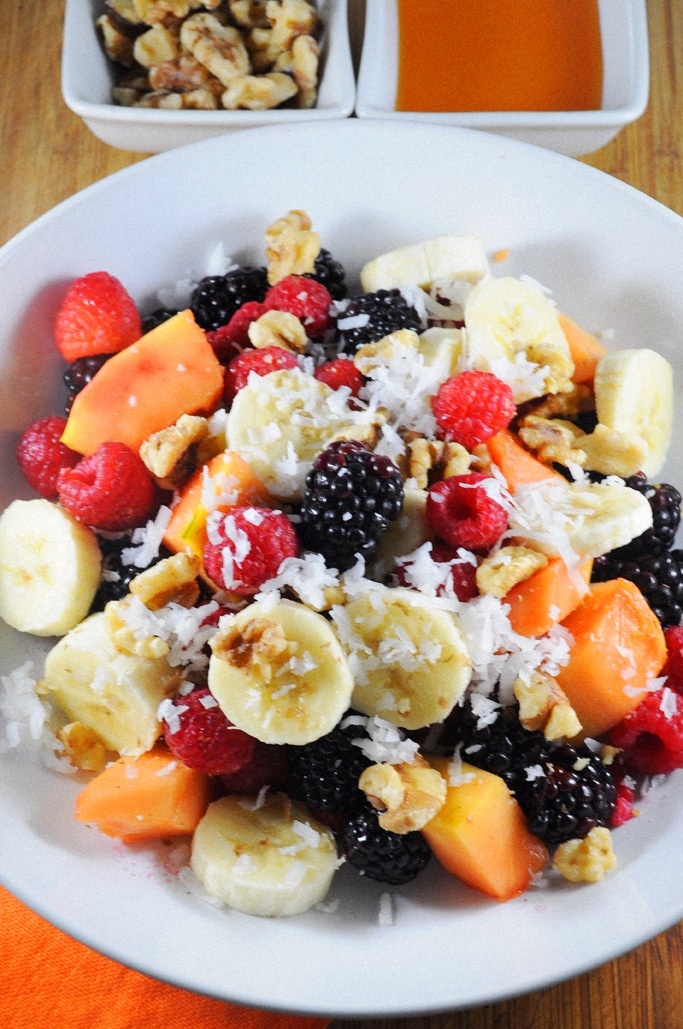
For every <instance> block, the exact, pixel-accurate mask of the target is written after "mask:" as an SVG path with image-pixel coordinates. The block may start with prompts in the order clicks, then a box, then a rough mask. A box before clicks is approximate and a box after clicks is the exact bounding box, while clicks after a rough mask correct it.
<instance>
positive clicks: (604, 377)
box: [594, 348, 674, 478]
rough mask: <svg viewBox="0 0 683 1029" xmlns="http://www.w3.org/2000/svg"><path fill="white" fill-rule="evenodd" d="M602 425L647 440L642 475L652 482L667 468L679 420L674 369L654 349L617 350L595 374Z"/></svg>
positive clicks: (607, 355)
mask: <svg viewBox="0 0 683 1029" xmlns="http://www.w3.org/2000/svg"><path fill="white" fill-rule="evenodd" d="M594 390H595V410H596V414H597V416H598V423H599V424H601V425H605V426H607V428H608V429H613V430H615V431H618V432H620V433H623V434H624V435H627V436H633V437H636V438H637V439H638V440H643V441H644V442H645V445H646V456H645V458H644V460H643V461H642V463H641V466H640V470H641V471H643V472H644V473H645V474H646V475H647V476H648V477H649V478H652V477H653V476H655V475H658V474H659V472H660V471H661V469H662V466H663V464H664V460H665V458H666V454H667V450H668V448H669V442H670V440H671V432H672V429H673V418H674V387H673V370H672V368H671V365H670V364H669V362H668V361H667V360H666V358H664V357H662V355H661V354H658V353H657V352H656V351H655V350H648V349H647V348H643V349H637V350H615V351H614V352H612V353H609V354H604V355H603V356H602V357H601V358H600V360H599V361H598V366H597V368H596V371H595V383H594Z"/></svg>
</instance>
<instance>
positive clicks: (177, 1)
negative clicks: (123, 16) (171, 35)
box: [133, 0, 220, 25]
mask: <svg viewBox="0 0 683 1029" xmlns="http://www.w3.org/2000/svg"><path fill="white" fill-rule="evenodd" d="M219 3H220V0H207V2H204V0H133V6H134V8H135V13H136V14H137V16H138V18H139V19H140V21H144V22H146V24H147V25H162V24H166V23H167V22H168V21H169V19H171V20H176V19H180V18H186V17H187V15H188V14H189V13H190V11H195V10H196V9H197V8H198V7H216V6H218V4H219Z"/></svg>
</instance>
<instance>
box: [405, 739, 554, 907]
mask: <svg viewBox="0 0 683 1029" xmlns="http://www.w3.org/2000/svg"><path fill="white" fill-rule="evenodd" d="M429 762H430V764H431V765H432V766H433V767H434V768H436V769H438V771H439V772H441V774H442V775H443V777H444V778H445V779H446V780H448V765H449V760H448V758H444V757H432V756H430V757H429ZM461 779H462V781H461V782H460V783H458V784H457V785H453V784H449V785H448V790H447V793H446V801H445V803H444V804H443V806H442V807H441V809H440V810H439V811H438V812H437V813H436V815H435V816H434V817H433V818H432V819H431V821H429V822H428V823H427V825H426V826H424V827H423V829H422V833H423V835H424V837H425V839H426V840H427V843H428V844H429V846H430V847H431V849H432V852H433V853H434V856H435V857H436V859H437V860H438V861H439V863H440V864H441V865H443V867H444V868H445V869H446V871H447V872H449V873H450V874H451V875H453V876H455V877H456V878H457V879H460V880H461V882H463V883H465V885H466V886H469V887H470V888H471V889H473V890H477V891H478V892H479V893H484V894H485V895H486V896H488V897H493V898H495V899H496V900H499V901H506V900H510V899H511V898H512V897H517V896H518V895H519V894H520V893H523V892H524V890H526V889H527V887H528V886H529V884H530V883H531V880H532V878H533V876H534V875H536V874H537V873H538V872H540V871H541V869H542V868H543V867H544V866H545V864H546V862H547V861H548V851H547V848H546V846H545V844H544V843H543V842H542V841H541V840H539V839H538V837H536V836H534V835H533V834H532V833H531V832H529V829H528V828H527V824H526V819H525V817H524V814H523V812H522V809H521V808H520V806H519V804H518V803H517V801H516V800H515V798H514V797H513V796H512V794H511V793H510V791H509V789H508V788H507V786H506V785H505V782H504V781H503V780H502V779H501V778H500V776H498V775H493V774H492V773H491V772H485V771H483V770H482V769H480V768H475V767H474V766H473V765H469V764H467V763H466V762H463V764H462V776H461Z"/></svg>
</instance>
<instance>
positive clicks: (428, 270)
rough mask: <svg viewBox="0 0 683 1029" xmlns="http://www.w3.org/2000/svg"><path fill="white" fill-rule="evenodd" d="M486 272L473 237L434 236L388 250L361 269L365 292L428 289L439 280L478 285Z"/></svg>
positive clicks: (481, 252) (479, 246)
mask: <svg viewBox="0 0 683 1029" xmlns="http://www.w3.org/2000/svg"><path fill="white" fill-rule="evenodd" d="M488 270H489V265H488V260H487V257H486V251H485V250H484V248H483V246H482V244H481V241H480V240H479V239H477V238H476V237H475V236H437V237H436V238H434V239H427V240H425V241H424V242H423V243H413V244H410V245H408V246H404V247H399V248H398V249H397V250H390V251H389V252H388V253H386V254H380V256H379V257H376V258H375V259H374V260H373V261H369V262H368V263H367V264H366V265H364V267H363V268H362V269H361V273H360V281H361V286H362V287H363V290H364V291H365V292H366V293H374V292H376V291H377V290H378V289H400V288H401V286H419V287H420V288H421V289H424V290H428V289H429V287H430V286H431V285H432V284H433V283H434V282H437V281H440V280H442V279H449V280H462V281H464V282H478V281H479V280H480V279H481V278H483V276H484V275H486V273H487V272H488Z"/></svg>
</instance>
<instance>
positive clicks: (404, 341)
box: [353, 329, 420, 375]
mask: <svg viewBox="0 0 683 1029" xmlns="http://www.w3.org/2000/svg"><path fill="white" fill-rule="evenodd" d="M407 348H411V349H413V350H415V352H416V354H417V353H418V352H419V350H420V337H419V335H418V334H417V332H414V331H413V330H412V329H397V330H396V331H395V332H391V333H389V335H388V336H383V337H382V339H378V340H375V341H374V342H373V343H365V344H364V345H363V346H362V347H359V348H358V350H357V351H356V353H355V354H354V355H353V363H354V364H355V366H356V368H357V369H358V371H359V372H360V373H361V375H369V374H370V373H371V372H372V371H374V369H375V368H382V367H384V366H385V365H386V364H387V363H388V362H389V361H391V360H392V358H393V357H394V356H395V355H396V354H398V353H400V351H401V350H405V349H407Z"/></svg>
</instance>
